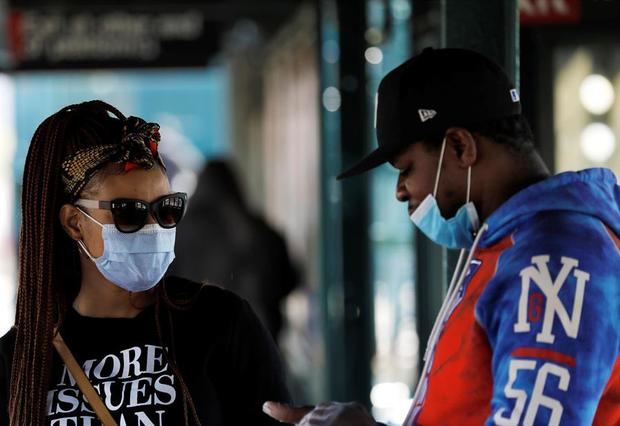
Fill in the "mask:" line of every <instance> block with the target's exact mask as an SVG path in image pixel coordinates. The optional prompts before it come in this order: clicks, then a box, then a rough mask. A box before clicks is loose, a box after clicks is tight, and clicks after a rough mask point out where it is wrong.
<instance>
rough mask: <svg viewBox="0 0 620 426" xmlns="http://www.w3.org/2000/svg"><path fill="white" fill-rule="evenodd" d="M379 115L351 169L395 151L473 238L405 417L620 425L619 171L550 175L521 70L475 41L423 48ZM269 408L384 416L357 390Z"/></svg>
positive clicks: (407, 191) (416, 211) (417, 194)
mask: <svg viewBox="0 0 620 426" xmlns="http://www.w3.org/2000/svg"><path fill="white" fill-rule="evenodd" d="M376 117H377V138H378V141H379V148H378V149H376V150H375V151H374V152H373V153H371V154H370V155H369V156H368V157H366V158H365V159H363V160H362V161H361V162H360V163H359V164H357V165H356V166H354V167H353V168H352V169H349V170H348V171H347V172H345V173H343V174H342V175H341V178H342V177H348V176H353V175H356V174H359V173H362V172H365V171H367V170H370V169H372V168H374V167H377V166H379V165H381V164H384V163H386V162H390V163H391V164H392V165H393V166H394V167H395V168H396V169H397V170H398V172H399V176H398V180H397V185H396V198H397V199H398V201H401V202H404V203H407V208H408V214H409V215H410V217H411V219H412V221H413V222H414V224H415V225H416V226H417V227H418V228H419V229H420V230H421V231H422V232H423V233H424V234H425V235H426V236H427V237H429V238H430V239H431V240H433V241H434V242H435V243H437V244H439V245H441V246H443V247H446V248H450V249H460V250H461V255H460V258H459V261H458V262H457V268H456V271H455V274H454V277H453V279H452V281H451V284H450V287H449V288H448V291H447V296H446V299H445V302H444V305H443V306H442V308H441V309H440V312H439V315H438V319H437V322H436V324H435V327H434V328H433V330H432V332H431V335H430V338H429V343H428V345H427V352H426V354H425V356H424V360H425V361H426V364H425V367H424V369H423V371H422V374H421V378H420V381H419V384H418V389H417V391H416V393H415V396H414V399H413V404H412V406H411V410H410V412H409V415H408V416H407V419H406V420H405V423H404V424H405V425H407V426H410V425H425V426H435V425H437V426H440V425H441V426H444V425H459V426H460V425H472V426H473V425H500V426H512V425H515V426H516V425H534V424H536V425H550V426H551V425H571V426H584V425H592V424H593V425H597V426H610V425H620V403H619V401H620V238H619V236H620V206H619V201H620V187H619V186H618V185H617V178H616V176H615V175H614V174H613V172H612V171H610V170H607V169H600V168H599V169H589V170H584V171H579V172H566V173H561V174H558V175H556V176H551V175H550V173H549V171H548V169H547V167H546V166H545V164H544V163H543V161H542V159H541V158H540V156H539V154H538V153H537V152H536V149H535V148H534V141H533V136H532V133H531V130H530V128H529V125H528V123H527V121H526V119H525V118H524V117H523V116H522V115H521V102H520V99H519V94H518V92H517V90H516V89H515V87H514V85H513V84H512V83H511V82H510V80H509V78H508V76H507V75H506V74H505V72H504V71H503V70H502V69H501V68H500V67H499V65H497V64H495V63H494V62H492V61H491V60H489V59H488V58H486V57H484V56H482V55H480V54H477V53H475V52H472V51H469V50H464V49H437V50H433V49H425V50H424V52H422V53H421V54H420V55H418V56H416V57H414V58H412V59H410V60H408V61H407V62H405V63H404V64H402V65H401V66H399V67H397V68H396V69H394V70H393V71H391V72H390V73H389V74H388V75H387V76H386V77H385V78H384V79H383V80H382V82H381V84H380V86H379V91H378V109H377V115H376ZM466 253H468V254H467V255H466ZM428 285H439V283H428ZM264 408H265V411H266V412H268V413H270V414H271V415H272V416H274V417H275V418H278V419H280V420H282V421H285V422H289V423H299V424H300V425H329V426H349V425H351V426H353V425H355V426H365V425H375V424H376V422H375V420H374V419H372V417H371V416H370V415H369V414H368V413H367V411H366V410H365V409H364V408H363V407H361V406H360V405H359V404H355V403H348V404H339V403H327V404H322V405H319V406H318V407H316V408H314V407H307V408H295V407H289V406H286V405H284V404H276V403H267V404H265V407H264Z"/></svg>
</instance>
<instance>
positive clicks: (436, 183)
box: [433, 136, 447, 198]
mask: <svg viewBox="0 0 620 426" xmlns="http://www.w3.org/2000/svg"><path fill="white" fill-rule="evenodd" d="M446 142H447V136H444V138H443V142H442V144H441V154H439V165H438V166H437V176H436V177H435V189H433V197H434V198H437V190H438V189H439V177H440V176H441V165H442V163H443V156H444V154H445V153H446Z"/></svg>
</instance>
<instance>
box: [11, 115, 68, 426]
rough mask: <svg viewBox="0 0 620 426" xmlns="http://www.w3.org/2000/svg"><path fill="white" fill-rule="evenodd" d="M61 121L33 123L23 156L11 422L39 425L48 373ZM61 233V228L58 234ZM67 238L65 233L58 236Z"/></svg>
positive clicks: (54, 313)
mask: <svg viewBox="0 0 620 426" xmlns="http://www.w3.org/2000/svg"><path fill="white" fill-rule="evenodd" d="M65 127H66V123H65V122H64V120H62V119H61V117H58V116H52V117H50V118H49V119H47V120H46V121H45V122H44V123H43V124H42V125H41V126H39V128H38V129H37V131H36V133H35V135H34V137H33V140H32V142H31V147H30V149H29V152H28V156H27V159H26V167H25V170H24V188H23V193H22V214H23V220H22V229H21V238H20V247H19V257H20V270H19V291H18V297H17V315H16V324H15V325H16V328H17V336H16V344H15V355H14V362H13V368H12V371H11V396H10V403H9V411H10V419H11V421H10V422H11V426H26V425H29V426H30V425H33V426H34V425H42V424H43V422H44V416H45V404H46V394H47V389H48V387H49V378H50V373H51V359H52V346H51V337H52V330H53V327H54V325H55V324H56V322H57V321H58V305H59V300H58V298H59V296H61V292H60V291H58V290H57V289H56V288H55V286H56V283H57V282H59V279H62V278H63V277H62V276H61V270H62V265H61V264H59V260H60V259H59V257H58V254H59V253H61V252H64V253H71V251H62V247H61V245H62V244H61V242H60V241H58V237H59V231H60V230H59V229H58V228H60V224H59V222H58V211H59V209H60V205H61V204H60V203H61V202H62V188H61V185H60V178H59V173H58V167H59V164H60V162H61V161H62V154H63V153H62V147H61V146H60V144H59V143H58V137H59V136H60V135H62V134H63V133H64V129H65ZM61 235H62V234H61ZM64 238H65V239H67V237H64Z"/></svg>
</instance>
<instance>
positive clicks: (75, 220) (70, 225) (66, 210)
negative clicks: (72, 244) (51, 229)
mask: <svg viewBox="0 0 620 426" xmlns="http://www.w3.org/2000/svg"><path fill="white" fill-rule="evenodd" d="M80 215H81V213H80V211H79V210H78V208H77V207H75V206H74V205H71V204H64V205H63V206H62V207H61V208H60V215H59V216H60V224H61V225H62V227H63V229H64V230H65V232H66V233H67V235H69V237H71V239H72V240H75V241H79V240H81V239H82V230H81V225H80Z"/></svg>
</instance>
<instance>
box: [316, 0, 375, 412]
mask: <svg viewBox="0 0 620 426" xmlns="http://www.w3.org/2000/svg"><path fill="white" fill-rule="evenodd" d="M319 21H320V24H319V25H320V33H321V40H320V45H321V51H322V53H324V49H333V46H334V43H337V45H338V51H339V59H338V62H337V64H333V63H332V64H330V63H328V61H327V60H326V59H325V57H324V56H325V55H323V54H322V55H321V58H322V59H321V61H322V64H323V65H322V72H321V87H322V93H321V96H322V99H323V102H324V104H325V103H327V104H328V105H327V106H326V105H323V108H322V114H321V115H322V194H323V195H322V206H323V207H322V237H323V238H322V242H321V244H322V256H321V258H322V278H323V286H322V300H323V319H324V323H325V328H324V330H325V337H326V361H327V377H326V379H327V387H328V398H329V399H335V400H356V401H359V402H361V403H364V404H365V405H367V406H368V405H369V402H370V401H369V400H370V380H371V378H370V365H371V358H372V355H373V352H374V345H373V341H374V338H373V336H374V334H373V327H372V323H373V312H372V306H373V299H372V289H371V276H372V275H371V269H370V247H369V238H368V224H369V190H368V178H367V177H366V176H360V177H356V178H354V179H350V180H348V181H346V182H344V183H339V182H337V181H336V180H335V176H336V175H337V174H338V173H339V172H340V171H341V170H342V167H343V164H351V163H352V162H353V161H355V160H357V159H359V158H361V157H363V156H364V155H365V154H366V153H367V145H368V144H367V140H368V131H367V126H366V125H365V123H366V122H367V104H366V101H367V99H366V68H365V66H366V63H365V59H364V50H365V49H366V41H365V39H364V33H365V31H366V2H351V1H348V0H335V1H329V0H325V1H322V2H320V19H319ZM330 109H331V111H330Z"/></svg>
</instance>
